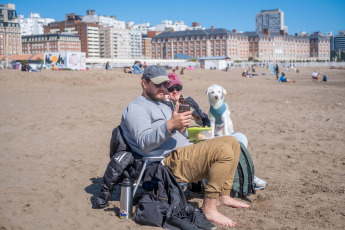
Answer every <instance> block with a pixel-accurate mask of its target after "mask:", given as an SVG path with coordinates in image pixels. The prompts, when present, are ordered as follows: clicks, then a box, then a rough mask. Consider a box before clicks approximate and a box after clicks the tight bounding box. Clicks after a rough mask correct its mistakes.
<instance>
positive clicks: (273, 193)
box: [0, 67, 345, 230]
mask: <svg viewBox="0 0 345 230" xmlns="http://www.w3.org/2000/svg"><path fill="white" fill-rule="evenodd" d="M314 69H315V70H318V71H321V72H322V75H327V77H328V82H327V83H318V82H315V81H312V79H311V73H312V71H313V70H314ZM243 70H245V69H243V68H242V69H241V68H238V69H232V70H231V72H222V71H218V70H190V71H189V70H186V71H185V74H184V75H182V76H181V79H182V82H183V84H184V89H183V94H184V95H189V96H192V97H193V98H194V99H195V100H196V101H197V102H198V103H199V105H200V106H201V108H202V109H203V110H204V111H206V112H207V111H208V106H209V105H208V100H207V96H206V94H205V90H206V89H207V88H208V86H210V85H211V84H213V83H217V84H220V85H222V86H223V87H224V88H225V89H226V90H227V91H228V94H227V95H226V101H227V103H228V105H229V107H230V109H231V118H232V121H233V123H234V128H235V131H236V132H242V133H244V134H245V135H247V137H248V140H249V146H248V149H249V152H250V153H251V155H252V158H253V161H254V163H255V172H256V175H257V176H258V177H260V178H262V179H264V180H266V181H268V183H269V186H268V187H267V188H266V189H264V190H261V191H258V192H257V194H256V195H251V196H250V197H249V198H250V199H251V200H252V203H251V208H250V209H233V208H227V207H221V208H220V212H222V213H223V214H225V215H226V216H228V217H230V218H231V219H232V220H234V221H236V222H237V225H238V228H237V229H345V182H344V181H345V176H344V172H345V155H344V149H345V110H344V108H345V70H344V68H343V69H329V68H326V67H323V68H320V67H318V68H314V67H304V68H300V70H301V73H299V74H296V73H293V72H291V71H289V72H285V71H284V72H285V73H286V77H287V78H289V79H293V80H295V81H296V83H294V84H289V83H278V81H277V80H275V77H274V76H270V75H269V72H268V69H262V68H256V73H266V75H265V76H257V77H256V78H243V77H241V73H242V71H243ZM140 94H141V85H140V76H139V75H126V74H124V73H122V72H121V71H120V70H118V71H104V70H89V71H49V70H46V71H43V72H39V73H31V72H30V73H28V72H20V71H18V70H0V97H1V100H0V107H1V110H0V154H1V155H0V157H1V161H0V162H1V163H0V165H1V166H0V175H1V177H0V202H1V205H0V229H6V230H7V229H53V230H54V229H152V228H153V227H150V226H140V225H138V224H136V223H135V222H134V221H132V220H120V219H119V217H118V216H117V215H118V213H119V201H118V199H113V200H111V201H110V206H109V207H108V208H105V209H101V210H98V209H92V205H91V201H90V200H91V198H92V196H93V195H96V194H97V193H98V191H99V189H100V181H101V178H102V176H103V173H104V171H105V169H106V166H107V164H108V162H109V140H110V137H111V131H112V129H113V128H114V127H116V126H117V125H118V124H119V123H120V119H121V114H122V112H123V110H124V109H125V108H126V106H127V104H129V103H130V102H131V101H133V100H134V99H135V98H136V97H137V96H138V95H140ZM188 201H189V202H191V203H192V204H193V205H199V206H200V205H201V204H202V195H200V194H193V193H189V196H188ZM217 227H218V229H226V228H225V227H222V226H220V225H217ZM155 229H159V228H155Z"/></svg>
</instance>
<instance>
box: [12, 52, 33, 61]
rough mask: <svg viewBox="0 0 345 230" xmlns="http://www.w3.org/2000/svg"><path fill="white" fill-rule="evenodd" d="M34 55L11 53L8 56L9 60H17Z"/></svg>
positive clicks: (26, 58)
mask: <svg viewBox="0 0 345 230" xmlns="http://www.w3.org/2000/svg"><path fill="white" fill-rule="evenodd" d="M31 56H32V54H14V55H10V56H8V60H9V61H11V60H16V61H21V60H28V59H29V58H30V57H31Z"/></svg>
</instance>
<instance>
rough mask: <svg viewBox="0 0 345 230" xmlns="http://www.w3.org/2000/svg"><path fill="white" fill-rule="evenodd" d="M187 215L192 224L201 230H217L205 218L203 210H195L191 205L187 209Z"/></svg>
mask: <svg viewBox="0 0 345 230" xmlns="http://www.w3.org/2000/svg"><path fill="white" fill-rule="evenodd" d="M186 213H187V216H188V217H189V220H190V222H192V223H193V224H195V225H196V226H198V228H200V229H205V230H214V229H217V228H216V226H214V225H213V224H212V223H211V222H210V221H209V220H208V219H207V218H206V216H205V213H204V211H203V210H202V209H199V208H194V207H192V206H191V205H188V206H187V207H186Z"/></svg>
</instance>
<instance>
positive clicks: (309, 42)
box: [152, 27, 330, 62]
mask: <svg viewBox="0 0 345 230" xmlns="http://www.w3.org/2000/svg"><path fill="white" fill-rule="evenodd" d="M329 50H330V40H329V38H328V37H326V36H323V35H321V34H315V35H310V36H298V35H297V34H296V35H294V36H291V35H287V34H286V33H284V31H281V32H280V33H278V34H277V33H274V34H272V33H270V32H269V30H268V29H266V30H265V32H264V33H258V32H246V33H237V32H236V30H233V31H231V32H230V31H228V30H226V29H214V28H213V27H212V28H211V29H210V30H204V31H179V32H165V33H162V34H159V35H157V36H154V37H153V38H152V58H157V59H173V58H174V56H175V54H176V53H178V54H184V55H188V56H191V57H196V58H198V57H215V56H228V57H229V58H230V59H231V60H248V58H250V57H252V58H254V59H257V60H260V61H268V62H269V61H308V60H323V61H329V56H330V53H329Z"/></svg>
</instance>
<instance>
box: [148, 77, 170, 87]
mask: <svg viewBox="0 0 345 230" xmlns="http://www.w3.org/2000/svg"><path fill="white" fill-rule="evenodd" d="M149 81H150V80H148V79H147V82H149ZM151 82H152V84H154V85H155V87H156V88H157V89H158V88H160V87H162V86H164V88H168V86H169V85H170V82H168V81H165V82H162V83H160V84H155V83H153V81H151Z"/></svg>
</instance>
